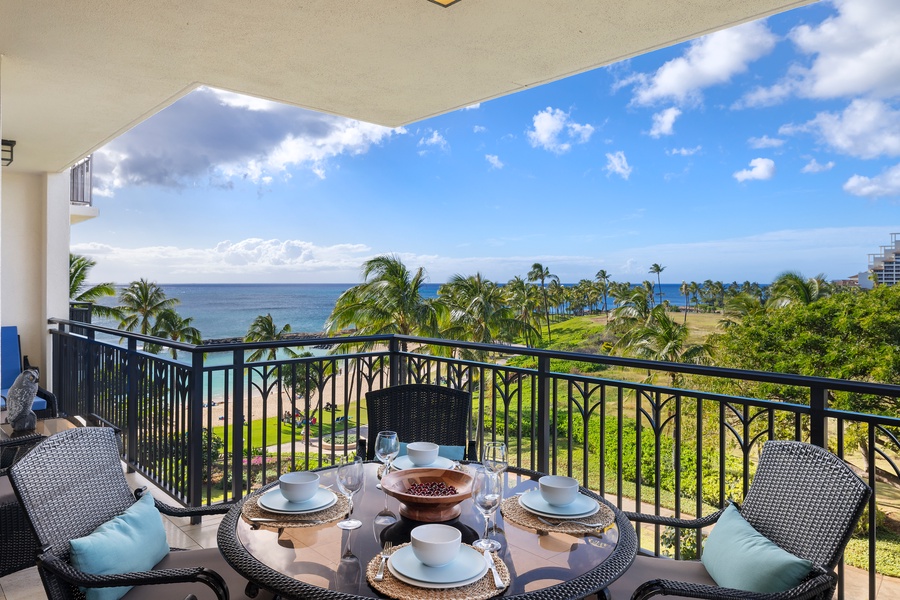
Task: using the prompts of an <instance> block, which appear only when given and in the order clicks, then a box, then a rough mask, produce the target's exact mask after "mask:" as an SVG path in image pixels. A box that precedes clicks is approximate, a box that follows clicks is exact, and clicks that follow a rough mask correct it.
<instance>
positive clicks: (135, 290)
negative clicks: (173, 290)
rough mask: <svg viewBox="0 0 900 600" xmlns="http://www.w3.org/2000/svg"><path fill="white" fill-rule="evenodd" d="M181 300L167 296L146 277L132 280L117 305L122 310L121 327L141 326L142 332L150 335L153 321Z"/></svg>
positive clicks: (132, 327) (128, 329)
mask: <svg viewBox="0 0 900 600" xmlns="http://www.w3.org/2000/svg"><path fill="white" fill-rule="evenodd" d="M179 302H180V301H179V300H178V298H167V297H166V292H165V291H164V290H163V289H162V288H161V287H159V286H158V285H157V284H156V283H153V282H149V281H147V280H146V279H141V280H139V281H132V282H131V283H130V284H129V285H128V287H127V288H125V289H124V290H122V291H121V293H120V294H119V306H118V307H116V308H117V310H119V311H120V312H121V316H120V319H121V322H120V323H119V329H124V330H125V331H134V330H135V329H137V328H138V326H140V332H141V333H142V334H143V335H149V334H150V331H151V330H152V329H153V323H152V321H153V320H154V319H156V318H157V317H158V316H159V314H160V313H161V312H162V311H164V310H167V309H172V308H175V306H177V305H178V304H179Z"/></svg>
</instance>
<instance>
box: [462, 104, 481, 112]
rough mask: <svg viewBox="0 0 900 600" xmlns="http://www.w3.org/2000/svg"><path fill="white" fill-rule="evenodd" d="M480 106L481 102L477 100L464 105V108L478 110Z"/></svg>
mask: <svg viewBox="0 0 900 600" xmlns="http://www.w3.org/2000/svg"><path fill="white" fill-rule="evenodd" d="M479 108H481V102H476V103H475V104H470V105H468V106H465V107H463V110H478V109H479Z"/></svg>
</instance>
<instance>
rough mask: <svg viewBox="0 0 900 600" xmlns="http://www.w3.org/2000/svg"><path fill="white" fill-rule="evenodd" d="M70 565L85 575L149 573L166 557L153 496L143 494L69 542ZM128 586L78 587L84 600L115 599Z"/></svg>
mask: <svg viewBox="0 0 900 600" xmlns="http://www.w3.org/2000/svg"><path fill="white" fill-rule="evenodd" d="M69 545H70V546H71V557H70V558H71V561H72V565H73V566H74V567H75V568H77V569H79V570H81V571H84V572H85V573H92V574H95V575H113V574H118V573H132V572H135V571H149V570H150V569H152V568H153V567H154V566H155V565H156V564H157V563H158V562H159V561H161V560H162V559H163V558H164V557H165V556H166V554H168V553H169V544H168V542H166V530H165V529H164V528H163V523H162V517H161V516H160V514H159V511H158V510H157V509H156V506H155V505H154V504H153V497H152V496H150V494H146V493H145V494H144V495H143V496H141V498H140V500H138V501H137V502H135V503H134V504H132V505H131V506H130V507H129V508H128V510H126V511H125V512H124V513H122V514H121V515H119V516H117V517H113V518H112V519H111V520H109V521H107V522H106V523H104V524H103V525H101V526H100V527H98V528H97V529H95V530H94V531H93V532H92V533H91V534H90V535H87V536H85V537H81V538H77V539H74V540H72V541H70V542H69ZM130 589H131V588H130V587H114V588H82V591H83V592H84V593H85V595H86V596H87V600H118V599H119V598H121V597H122V596H124V595H125V594H127V593H128V590H130Z"/></svg>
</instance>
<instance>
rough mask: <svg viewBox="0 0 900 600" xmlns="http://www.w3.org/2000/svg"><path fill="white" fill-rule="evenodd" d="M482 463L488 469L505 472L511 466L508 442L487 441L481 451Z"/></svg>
mask: <svg viewBox="0 0 900 600" xmlns="http://www.w3.org/2000/svg"><path fill="white" fill-rule="evenodd" d="M481 464H483V465H484V468H485V469H487V470H488V471H493V472H494V473H498V474H499V473H503V472H504V471H506V468H507V467H508V466H509V463H508V461H507V455H506V444H504V443H503V442H485V444H484V452H482V453H481Z"/></svg>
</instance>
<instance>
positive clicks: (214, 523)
mask: <svg viewBox="0 0 900 600" xmlns="http://www.w3.org/2000/svg"><path fill="white" fill-rule="evenodd" d="M125 478H126V479H128V482H129V484H131V487H132V488H138V487H141V486H144V485H146V486H147V487H148V489H150V490H151V491H152V490H153V489H154V486H153V485H152V484H150V483H148V482H147V480H146V479H144V478H143V477H141V476H140V475H138V474H136V473H126V475H125ZM154 497H155V498H160V499H162V500H163V501H164V502H165V501H166V499H167V496H166V495H165V494H164V493H163V492H159V493H156V494H154ZM170 501H171V500H170ZM162 517H163V524H164V525H165V527H166V536H167V538H168V540H169V545H170V546H172V547H174V548H185V549H196V548H215V547H216V532H217V531H218V529H219V521H221V520H222V515H216V516H212V517H204V519H203V523H201V524H200V525H191V524H190V520H189V519H187V518H185V517H167V516H166V515H163V516H162ZM46 598H47V595H46V594H45V593H44V586H43V584H42V583H41V578H40V576H39V575H38V572H37V567H32V568H30V569H25V570H23V571H19V572H17V573H13V574H11V575H7V576H6V577H0V600H45V599H46Z"/></svg>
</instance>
